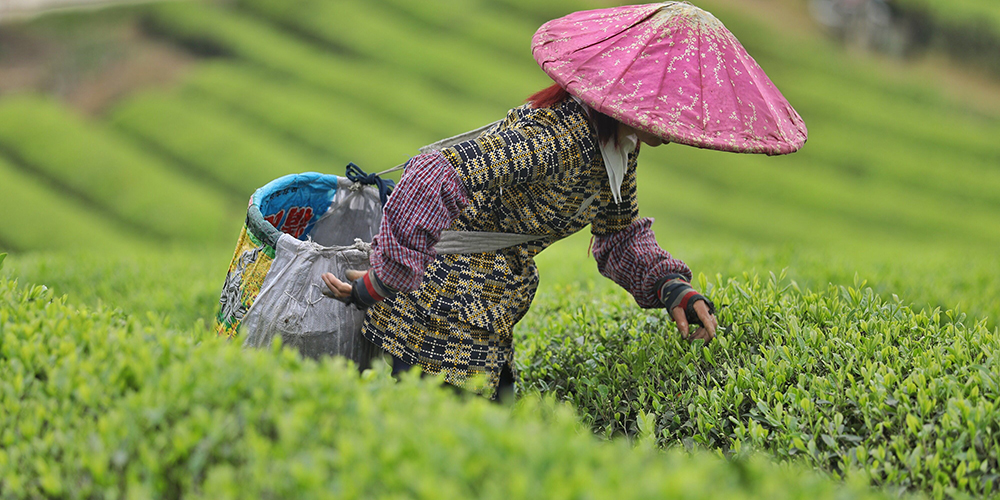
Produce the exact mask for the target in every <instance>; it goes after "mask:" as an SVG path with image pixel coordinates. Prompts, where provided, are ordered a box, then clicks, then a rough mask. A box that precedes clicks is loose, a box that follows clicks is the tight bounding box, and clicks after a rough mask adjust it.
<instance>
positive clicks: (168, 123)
mask: <svg viewBox="0 0 1000 500" xmlns="http://www.w3.org/2000/svg"><path fill="white" fill-rule="evenodd" d="M109 118H110V122H111V123H112V124H114V125H115V126H117V127H118V128H119V130H122V131H123V132H125V133H127V134H130V135H132V136H134V137H136V138H138V140H139V141H142V142H143V144H145V145H148V146H151V147H150V149H151V150H153V151H159V152H162V153H164V154H165V155H166V156H167V157H169V158H172V159H174V160H176V162H177V163H179V164H182V165H186V166H188V167H189V168H191V169H192V170H193V171H195V172H197V173H198V174H200V175H203V176H204V177H205V180H206V181H207V182H208V183H211V184H214V185H218V186H225V187H226V188H228V191H229V192H230V193H232V194H233V195H234V196H235V197H236V198H237V199H239V200H240V201H244V200H246V199H247V198H249V197H250V194H251V193H253V192H254V190H256V189H257V188H259V187H261V186H263V185H264V184H267V183H268V182H270V181H271V180H273V179H275V178H277V177H280V176H282V175H285V174H292V173H298V172H322V171H325V170H327V171H328V170H330V169H331V167H332V165H331V162H330V161H329V159H324V158H321V157H319V155H315V154H312V152H311V151H303V150H302V149H301V148H298V147H296V145H294V144H290V143H288V142H287V141H285V140H284V139H282V138H281V137H277V136H276V135H275V134H274V133H273V132H271V131H270V130H268V129H265V128H263V127H260V126H254V124H253V123H247V122H246V121H243V120H240V119H239V118H238V117H234V116H232V114H231V113H229V112H227V110H226V109H225V108H223V107H221V106H218V105H215V104H214V103H212V102H210V101H206V100H204V99H194V98H191V97H182V96H179V95H176V94H174V93H166V92H146V93H143V94H141V95H138V96H133V97H132V98H130V99H128V100H126V101H125V102H124V103H122V104H119V105H118V106H116V107H115V109H113V110H112V112H111V113H110V115H109ZM338 163H339V162H338ZM345 164H346V163H345Z"/></svg>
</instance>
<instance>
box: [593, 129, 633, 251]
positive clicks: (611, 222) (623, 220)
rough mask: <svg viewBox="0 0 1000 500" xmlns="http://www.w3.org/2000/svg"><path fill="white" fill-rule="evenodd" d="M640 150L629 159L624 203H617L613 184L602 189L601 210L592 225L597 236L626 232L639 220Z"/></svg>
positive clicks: (623, 194)
mask: <svg viewBox="0 0 1000 500" xmlns="http://www.w3.org/2000/svg"><path fill="white" fill-rule="evenodd" d="M638 157H639V148H638V147H636V149H635V151H633V152H632V154H630V155H629V157H628V169H627V170H626V171H625V178H624V179H623V180H622V191H621V195H622V201H621V203H615V202H614V198H613V197H612V195H611V184H610V183H605V184H604V187H603V188H602V189H601V195H600V201H601V207H602V208H601V210H600V211H599V212H598V213H597V217H596V218H595V219H594V221H593V222H592V223H591V225H590V231H591V233H593V234H594V235H596V236H605V235H609V234H613V233H617V232H619V231H624V230H625V229H626V228H627V227H629V226H630V225H632V223H634V222H635V221H637V220H639V205H638V203H637V202H636V180H635V178H636V174H635V169H636V166H637V163H638V162H637V159H638Z"/></svg>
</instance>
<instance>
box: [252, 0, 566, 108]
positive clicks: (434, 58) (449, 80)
mask: <svg viewBox="0 0 1000 500" xmlns="http://www.w3.org/2000/svg"><path fill="white" fill-rule="evenodd" d="M239 5H240V7H243V8H246V9H250V10H252V11H254V12H256V13H258V14H260V15H263V16H266V17H267V18H269V19H272V20H274V21H275V22H277V23H279V24H281V25H283V26H286V27H288V28H289V29H291V30H292V31H294V32H296V33H298V34H300V35H301V36H304V37H305V38H309V39H313V40H316V41H319V42H322V43H324V44H326V45H327V46H329V47H331V48H332V49H335V50H344V51H347V52H348V53H353V54H357V55H359V56H361V57H364V58H367V59H370V60H373V61H378V62H380V63H382V64H386V65H391V66H393V67H395V68H397V69H399V70H401V71H405V72H408V73H411V74H413V75H417V76H420V77H422V78H424V79H426V80H428V81H432V82H435V83H436V84H437V85H438V86H440V87H441V88H443V89H451V90H453V91H454V92H453V94H455V93H458V94H460V95H466V96H469V97H470V98H472V99H475V100H479V101H483V102H487V103H492V104H494V105H496V106H499V107H501V108H507V107H510V106H512V105H513V104H514V103H519V102H521V101H523V100H524V98H525V97H527V96H528V95H529V94H530V93H531V92H534V91H535V90H539V89H541V88H543V87H546V86H548V85H550V84H551V80H549V78H548V77H546V76H545V74H544V73H543V72H542V71H540V70H538V69H537V67H533V66H534V65H533V63H532V61H531V60H530V58H529V57H528V50H527V49H529V48H530V46H531V45H530V40H531V39H530V34H529V37H528V38H525V39H524V41H523V42H522V47H524V49H525V50H524V52H522V54H523V55H522V56H521V57H518V58H514V57H509V56H507V54H504V53H497V52H495V51H484V50H481V49H480V48H479V47H477V46H475V45H473V44H470V43H468V42H467V41H466V40H465V39H464V38H461V37H455V36H451V35H449V34H447V33H446V32H442V31H441V30H438V29H434V28H428V27H425V26H423V25H422V24H421V23H414V22H412V21H410V20H409V19H407V18H406V17H405V16H401V15H400V14H399V13H398V11H397V10H396V9H394V8H392V7H391V6H383V5H380V4H379V3H377V2H366V1H359V0H342V1H339V2H311V1H302V0H299V1H294V0H240V2H239ZM415 40H419V41H420V43H413V42H414V41H415Z"/></svg>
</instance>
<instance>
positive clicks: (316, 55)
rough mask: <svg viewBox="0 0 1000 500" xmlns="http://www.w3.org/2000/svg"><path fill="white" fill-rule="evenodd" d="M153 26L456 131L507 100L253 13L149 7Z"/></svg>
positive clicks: (438, 132)
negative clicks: (459, 91) (356, 53)
mask: <svg viewBox="0 0 1000 500" xmlns="http://www.w3.org/2000/svg"><path fill="white" fill-rule="evenodd" d="M147 24H148V25H149V26H150V29H152V30H155V31H156V32H158V33H160V34H162V35H165V36H167V37H171V38H173V39H176V40H179V41H180V42H182V43H185V44H188V45H193V46H196V47H204V46H209V47H213V50H214V51H218V52H222V53H225V54H231V55H233V56H235V57H238V58H241V59H245V60H247V61H251V62H253V63H254V64H256V65H259V66H262V67H264V68H267V69H268V70H271V71H275V72H277V73H279V74H283V75H286V76H290V77H293V78H295V79H297V80H300V81H301V82H303V83H307V84H309V85H313V86H315V87H317V88H319V89H322V90H325V91H327V92H331V93H334V94H335V95H344V96H348V97H350V98H352V99H357V100H358V101H359V102H362V103H364V104H365V105H366V106H367V107H369V108H370V109H371V110H373V112H375V113H381V114H382V115H384V116H388V117H391V118H393V119H396V120H398V121H399V122H401V123H410V124H413V125H415V126H417V127H419V128H422V129H426V130H428V131H432V132H433V133H434V135H435V136H437V137H448V136H449V135H454V134H455V133H456V132H455V130H460V131H464V130H469V129H472V128H476V127H478V126H481V125H482V124H484V123H489V122H491V121H493V120H497V119H498V118H499V117H500V116H502V113H504V112H505V111H506V109H507V108H506V107H504V106H498V105H490V104H485V103H482V102H480V101H478V100H474V99H469V98H467V97H464V96H461V95H453V93H451V92H448V91H447V90H445V89H442V88H440V87H437V86H436V85H434V84H433V83H430V82H428V81H426V80H424V79H422V78H419V77H414V76H413V75H411V74H408V73H406V72H402V71H396V70H395V69H394V68H392V67H386V66H385V65H380V64H372V63H371V62H367V61H358V60H357V59H353V58H347V57H344V56H342V55H337V54H335V53H333V52H329V51H323V50H321V49H319V48H317V47H315V46H313V45H310V44H308V43H305V42H303V41H301V40H298V39H296V38H295V37H294V36H291V35H288V34H286V33H283V32H281V31H279V30H277V29H275V28H274V27H272V26H270V25H268V24H266V23H264V22H261V21H259V20H257V19H254V18H253V17H250V16H247V15H245V14H241V13H239V12H236V11H231V10H224V9H221V8H215V7H211V6H208V5H203V4H198V3H193V2H191V3H183V4H164V5H158V6H156V8H154V9H150V10H149V14H148V16H147Z"/></svg>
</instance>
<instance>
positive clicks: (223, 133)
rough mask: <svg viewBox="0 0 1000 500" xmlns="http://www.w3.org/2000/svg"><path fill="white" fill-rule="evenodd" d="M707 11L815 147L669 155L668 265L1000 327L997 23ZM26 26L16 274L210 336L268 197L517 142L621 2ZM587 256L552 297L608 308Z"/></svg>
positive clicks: (7, 222) (879, 10) (11, 126)
mask: <svg viewBox="0 0 1000 500" xmlns="http://www.w3.org/2000/svg"><path fill="white" fill-rule="evenodd" d="M8 1H9V2H13V1H14V0H8ZM692 3H695V4H696V5H698V6H700V7H703V8H705V9H707V10H709V11H711V12H713V13H714V14H715V15H716V16H717V17H719V18H720V19H721V20H722V21H723V22H724V23H725V24H726V25H727V26H728V27H729V29H730V30H731V31H732V32H733V33H735V34H736V36H737V37H738V38H739V39H740V40H741V41H742V42H743V44H744V45H745V46H746V48H747V50H748V52H749V53H750V54H751V55H752V56H753V57H754V58H755V59H756V60H757V61H758V62H759V63H760V64H761V66H762V67H763V68H764V70H765V71H766V72H767V73H768V75H770V76H771V78H772V79H773V80H774V82H775V83H776V84H777V86H778V87H779V88H780V89H781V90H782V91H783V93H784V94H785V96H786V97H787V98H788V99H789V101H790V102H791V103H792V104H793V106H795V107H796V109H797V110H798V111H799V112H800V114H801V115H802V116H803V118H804V119H805V121H806V123H807V125H808V127H809V131H810V138H809V142H808V143H807V144H806V146H805V147H804V148H803V149H802V151H800V152H798V153H796V154H793V155H790V156H787V157H773V158H772V157H758V156H741V155H734V154H728V153H720V152H714V151H703V150H697V149H693V148H689V147H684V146H677V145H667V146H664V147H660V148H656V149H652V148H646V149H645V150H644V151H643V154H642V156H641V168H640V191H639V196H640V204H641V208H642V211H643V213H644V215H646V216H652V217H655V218H656V220H657V222H656V225H655V230H656V232H657V235H658V237H659V240H660V242H661V245H662V246H664V247H665V248H667V249H669V250H670V251H672V252H673V253H674V254H675V255H677V256H679V257H681V258H683V259H685V260H687V261H688V262H689V263H690V264H691V265H692V267H693V268H694V269H695V270H696V272H698V271H701V272H705V273H708V274H710V275H714V274H716V273H719V274H722V275H734V274H739V273H741V272H742V271H744V270H749V269H756V270H758V271H775V272H777V271H780V270H781V269H786V268H787V269H788V271H789V275H790V276H792V278H793V279H795V280H797V281H799V282H800V283H802V284H804V285H806V286H823V285H825V283H827V282H830V281H832V282H837V283H843V282H851V281H853V280H854V278H855V276H856V275H857V276H860V277H862V278H864V279H867V280H868V281H869V283H870V284H871V285H873V286H875V287H876V290H878V291H879V292H881V293H884V294H897V295H899V296H900V297H902V298H904V299H905V300H908V301H912V302H915V303H917V304H920V305H928V306H932V307H935V306H942V307H945V308H951V307H955V306H960V307H961V308H962V309H963V310H966V311H969V312H971V313H973V314H974V315H975V316H976V317H990V318H996V317H997V314H998V313H1000V284H998V283H997V279H996V277H997V276H998V275H1000V265H998V264H997V259H996V255H997V252H996V248H997V247H998V244H1000V77H998V76H997V75H1000V50H997V47H998V44H997V40H998V39H1000V10H998V9H1000V7H997V4H996V2H994V1H992V0H963V1H961V2H959V1H950V2H944V1H935V0H898V1H891V2H890V1H879V2H875V1H839V2H838V1H834V0H824V1H820V0H705V1H701V0H699V1H695V2H692ZM14 5H15V4H14V3H8V4H5V7H6V9H0V16H3V17H0V215H2V220H3V222H2V223H0V252H11V253H12V254H13V256H12V258H11V259H9V260H8V265H7V269H6V270H5V272H7V273H12V274H14V275H15V276H19V277H21V278H22V279H24V280H26V281H31V282H37V283H46V284H48V285H49V286H53V287H56V288H57V290H59V291H62V292H72V293H74V294H75V295H77V296H78V297H79V298H80V299H81V300H86V301H97V300H101V301H106V302H111V303H114V304H116V305H117V306H118V307H122V308H124V309H126V310H135V311H145V310H153V311H157V312H158V313H163V314H169V315H173V316H174V317H175V318H176V319H177V320H179V321H185V322H186V321H191V320H195V319H197V318H206V317H209V315H210V314H211V310H212V308H214V307H215V301H216V300H217V297H218V290H219V287H220V286H221V283H222V278H223V276H224V274H225V269H226V266H227V264H228V260H229V257H230V256H231V252H232V245H233V244H235V239H236V236H237V235H238V232H239V229H240V226H241V223H242V219H243V216H244V211H245V207H246V200H247V198H248V197H249V195H250V194H251V193H252V192H253V190H254V189H256V188H257V187H259V186H261V185H263V184H264V183H266V182H267V181H269V180H271V179H273V178H275V177H278V176H280V175H283V174H287V173H292V172H302V171H323V172H328V173H336V174H341V175H342V174H343V169H344V166H345V165H346V163H347V162H349V161H353V162H355V163H357V164H359V165H360V166H362V168H364V169H366V170H368V171H380V170H384V169H386V168H389V167H392V166H395V165H396V164H399V163H401V162H403V161H405V160H406V159H407V158H408V157H409V156H411V155H413V154H415V153H416V149H417V148H418V147H419V146H422V145H424V144H427V143H430V142H433V141H435V140H437V139H439V138H441V137H445V136H449V135H453V134H456V133H459V132H462V131H465V130H468V129H472V128H475V127H478V126H480V125H482V124H485V123H488V122H490V121H493V120H496V119H498V118H500V117H502V116H503V114H504V113H505V112H506V110H507V109H508V108H510V107H513V106H516V105H518V104H520V103H521V102H522V101H523V99H524V98H525V97H526V96H527V95H529V94H530V93H532V92H533V91H535V90H538V89H540V88H542V87H544V86H546V85H548V84H549V80H548V78H547V77H546V76H545V75H544V73H542V71H541V70H540V69H539V68H538V67H537V65H536V64H535V62H534V61H533V59H532V58H531V55H530V38H531V35H532V33H533V32H534V30H535V29H537V27H538V26H539V25H540V24H541V23H543V22H544V21H546V20H548V19H551V18H554V17H558V16H561V15H564V14H566V13H569V12H571V11H574V10H581V9H586V8H595V7H603V6H609V5H612V3H611V2H606V1H597V0H592V1H590V0H558V1H549V2H537V1H530V0H493V1H480V0H424V1H420V2H412V1H407V0H337V1H320V0H233V1H225V2H214V3H212V2H194V1H172V2H161V3H143V4H136V5H124V6H104V7H102V8H99V9H83V10H70V11H66V10H59V11H57V12H47V11H46V10H45V9H40V8H39V9H35V10H23V11H21V12H19V14H20V15H19V16H17V17H12V16H11V14H12V13H13V12H14V9H13V8H12V6H14ZM29 14H30V15H29ZM586 240H587V235H580V236H579V237H576V238H572V239H570V240H569V241H566V242H562V243H560V244H558V245H556V246H555V247H554V248H553V249H551V250H550V251H548V252H546V254H543V256H542V258H541V259H540V260H541V262H542V272H543V273H544V276H543V286H548V285H549V284H551V283H559V282H562V281H576V282H583V281H588V282H589V281H595V282H597V283H602V284H600V285H597V286H606V284H603V282H601V281H600V278H599V277H598V276H597V274H596V266H594V265H593V264H592V263H587V262H586V261H587V259H588V258H587V255H586V245H587V242H586Z"/></svg>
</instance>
